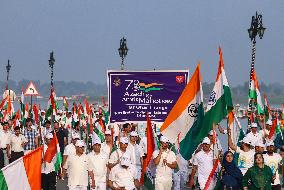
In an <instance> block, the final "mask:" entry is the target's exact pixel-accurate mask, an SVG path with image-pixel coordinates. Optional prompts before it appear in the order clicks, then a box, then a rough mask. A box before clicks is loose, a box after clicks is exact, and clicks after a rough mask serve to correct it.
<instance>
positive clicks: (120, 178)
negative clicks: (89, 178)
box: [109, 154, 140, 190]
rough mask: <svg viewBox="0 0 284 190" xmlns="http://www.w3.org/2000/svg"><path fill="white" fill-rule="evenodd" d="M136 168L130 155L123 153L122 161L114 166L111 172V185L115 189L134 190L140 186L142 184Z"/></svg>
mask: <svg viewBox="0 0 284 190" xmlns="http://www.w3.org/2000/svg"><path fill="white" fill-rule="evenodd" d="M135 176H137V170H136V168H135V167H134V166H133V165H132V164H131V161H130V157H129V155H125V154H124V155H123V156H122V157H121V158H120V163H119V164H117V165H116V166H114V167H113V168H112V170H111V171H110V174H109V187H110V188H111V189H113V190H117V189H123V190H133V189H136V188H139V186H140V184H139V181H138V179H137V178H136V177H135Z"/></svg>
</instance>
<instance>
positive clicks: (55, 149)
mask: <svg viewBox="0 0 284 190" xmlns="http://www.w3.org/2000/svg"><path fill="white" fill-rule="evenodd" d="M44 161H46V162H48V163H51V162H52V163H53V164H54V168H55V171H58V170H59V169H60V165H61V163H62V155H61V152H60V148H59V143H58V140H57V137H56V133H54V134H53V138H52V139H51V141H50V143H49V145H48V147H47V150H46V152H45V154H44Z"/></svg>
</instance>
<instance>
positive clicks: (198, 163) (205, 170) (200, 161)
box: [189, 137, 214, 189]
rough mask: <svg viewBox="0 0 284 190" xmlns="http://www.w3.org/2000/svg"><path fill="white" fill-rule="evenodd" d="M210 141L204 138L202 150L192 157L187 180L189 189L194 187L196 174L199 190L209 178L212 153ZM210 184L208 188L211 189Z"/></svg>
mask: <svg viewBox="0 0 284 190" xmlns="http://www.w3.org/2000/svg"><path fill="white" fill-rule="evenodd" d="M210 145H211V141H210V139H209V138H208V137H205V138H204V139H203V141H202V150H201V151H199V152H198V153H197V154H195V155H194V157H193V161H192V165H193V166H192V171H191V175H190V178H189V188H193V187H194V185H195V184H194V176H195V174H196V173H197V176H198V177H197V178H198V183H199V186H200V189H204V188H205V184H206V182H207V179H208V178H209V175H210V172H211V170H212V169H213V151H212V150H211V149H210ZM212 184H214V183H211V185H210V187H211V189H212V188H213V187H212Z"/></svg>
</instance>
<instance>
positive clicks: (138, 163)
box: [127, 131, 143, 177]
mask: <svg viewBox="0 0 284 190" xmlns="http://www.w3.org/2000/svg"><path fill="white" fill-rule="evenodd" d="M137 140H138V134H137V132H135V131H132V132H131V133H130V142H129V144H128V147H127V150H128V152H129V154H130V156H131V160H133V163H132V164H133V165H134V166H135V167H136V169H137V177H141V169H142V162H143V161H142V159H143V158H142V157H143V151H142V147H141V146H140V145H138V144H137V143H136V142H137Z"/></svg>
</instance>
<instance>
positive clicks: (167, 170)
mask: <svg viewBox="0 0 284 190" xmlns="http://www.w3.org/2000/svg"><path fill="white" fill-rule="evenodd" d="M160 143H161V146H160V150H155V151H154V152H153V161H154V164H155V165H156V167H157V168H156V178H155V189H156V190H171V188H172V175H173V171H174V169H176V168H177V158H176V155H175V153H174V152H173V151H171V150H169V149H168V148H169V140H168V139H167V138H166V137H164V136H162V137H161V138H160Z"/></svg>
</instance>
